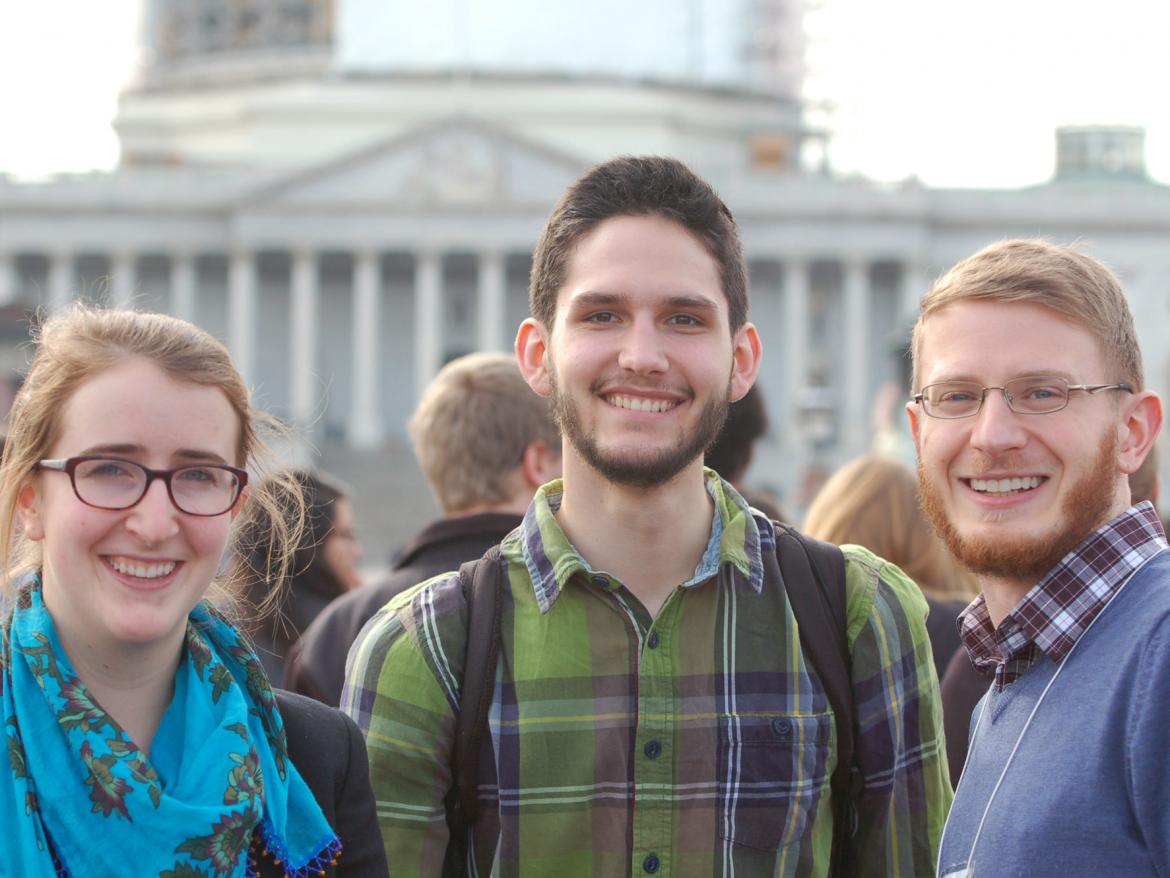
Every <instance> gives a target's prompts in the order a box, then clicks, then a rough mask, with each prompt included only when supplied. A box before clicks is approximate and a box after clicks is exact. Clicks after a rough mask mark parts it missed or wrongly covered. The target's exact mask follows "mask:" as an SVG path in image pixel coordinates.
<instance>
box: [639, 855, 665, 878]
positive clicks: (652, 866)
mask: <svg viewBox="0 0 1170 878" xmlns="http://www.w3.org/2000/svg"><path fill="white" fill-rule="evenodd" d="M661 865H662V863H661V861H660V860H659V859H658V855H657V854H649V855H647V857H646V859H644V860H643V861H642V870H643V871H644V872H649V873H650V874H651V875H653V874H654V873H655V872H657V871H658V867H659V866H661Z"/></svg>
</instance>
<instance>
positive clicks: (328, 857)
mask: <svg viewBox="0 0 1170 878" xmlns="http://www.w3.org/2000/svg"><path fill="white" fill-rule="evenodd" d="M266 830H267V827H263V828H261V830H260V831H259V832H256V833H255V834H254V835H253V836H252V844H251V845H250V846H249V847H248V868H247V878H258V876H259V874H260V860H261V858H262V857H271V858H272V861H273V862H274V863H276V865H278V866H280V868H281V869H283V870H284V876H285V878H316V876H320V875H324V874H325V869H326V867H328V866H336V865H337V860H338V859H339V858H340V857H341V853H342V849H341V839H339V838H338V837H337V836H336V835H334V836H332V837H331V838H330V839H329V840H328V841H325V842H322V844H321V852H320V853H319V854H317V855H316V856H315V857H313V858H312V859H311V860H309V862H307V863H305V865H303V866H301V867H299V868H296V869H293V870H291V871H290V870H289V868H288V849H287V848H286V847H285V846H284V842H282V841H281V840H280V839H279V838H277V837H275V836H273V835H271V834H270V833H269V832H267V831H266Z"/></svg>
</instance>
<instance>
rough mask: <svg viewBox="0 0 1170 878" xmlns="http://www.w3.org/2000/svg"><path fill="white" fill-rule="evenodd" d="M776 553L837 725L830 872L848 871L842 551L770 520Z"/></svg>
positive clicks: (850, 713) (849, 753)
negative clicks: (773, 526) (774, 531)
mask: <svg viewBox="0 0 1170 878" xmlns="http://www.w3.org/2000/svg"><path fill="white" fill-rule="evenodd" d="M775 524H776V557H777V560H778V562H779V566H780V575H781V578H782V579H783V581H784V589H785V592H786V593H787V595H788V602H789V604H791V606H792V612H793V615H795V616H796V623H797V626H798V628H799V630H800V645H801V650H802V651H803V652H804V655H805V658H806V659H807V660H808V662H809V663H810V664H811V665H812V667H813V669H814V670H815V671H816V673H817V676H818V677H819V678H820V680H821V685H823V686H824V687H825V695H826V696H827V697H828V699H829V704H830V706H831V707H832V708H833V714H834V716H835V717H836V728H837V766H836V768H835V769H834V771H833V776H832V778H831V779H830V788H831V790H832V794H833V802H834V803H835V807H834V815H833V853H832V865H831V867H830V871H829V874H830V875H848V874H850V871H849V870H850V865H849V862H848V859H849V857H848V845H847V844H846V840H847V839H848V838H849V836H851V835H852V831H853V824H854V817H855V815H854V811H853V801H854V798H855V796H856V794H857V792H858V786H859V782H860V778H859V777H858V776H857V773H856V771H855V770H854V766H853V744H854V738H855V729H856V721H857V718H856V711H855V710H854V705H853V675H852V657H851V656H850V653H849V638H848V630H847V621H848V614H847V611H846V601H847V598H846V593H845V556H844V555H843V554H842V553H841V550H840V548H838V547H837V546H834V545H833V544H832V543H826V542H822V541H821V540H815V539H813V538H812V537H808V536H805V535H804V534H802V533H800V532H799V531H797V530H796V529H795V528H792V527H789V526H788V525H786V524H781V523H779V522H776V523H775Z"/></svg>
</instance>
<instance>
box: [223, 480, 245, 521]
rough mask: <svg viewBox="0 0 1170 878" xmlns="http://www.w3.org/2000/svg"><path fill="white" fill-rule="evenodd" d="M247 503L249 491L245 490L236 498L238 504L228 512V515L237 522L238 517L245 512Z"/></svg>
mask: <svg viewBox="0 0 1170 878" xmlns="http://www.w3.org/2000/svg"><path fill="white" fill-rule="evenodd" d="M247 502H248V489H247V488H244V490H242V491H240V496H239V497H237V498H236V504H235V505H234V506H233V507H232V508H231V510H230V511H229V512H228V515H230V516H231V520H232V521H235V520H236V516H237V515H239V514H240V513H241V512H243V511H244V504H245V503H247Z"/></svg>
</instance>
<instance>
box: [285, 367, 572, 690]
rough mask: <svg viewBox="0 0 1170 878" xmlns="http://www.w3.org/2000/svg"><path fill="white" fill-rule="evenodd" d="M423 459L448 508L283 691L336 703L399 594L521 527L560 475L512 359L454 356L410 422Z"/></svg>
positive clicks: (324, 626)
mask: <svg viewBox="0 0 1170 878" xmlns="http://www.w3.org/2000/svg"><path fill="white" fill-rule="evenodd" d="M407 426H408V428H409V431H410V436H411V440H412V442H413V445H414V453H415V457H416V458H417V459H418V462H419V466H420V467H421V468H422V471H423V475H424V476H426V479H427V483H428V484H429V485H430V487H431V490H432V491H433V492H434V495H435V499H436V500H437V501H438V503H439V507H440V509H442V511H443V517H442V518H440V519H439V520H437V521H434V522H431V523H430V524H429V525H427V526H426V527H425V528H423V530H422V531H420V532H419V533H418V534H416V535H415V536H414V537H413V538H412V539H411V540H410V541H409V542H408V543H407V544H406V546H405V547H404V548H403V549H402V551H401V552H399V553H398V558H397V561H396V562H395V564H394V569H393V570H392V572H391V573H390V575H389V577H387V578H386V579H385V580H384V581H382V582H380V583H376V584H374V585H370V586H367V587H365V588H363V589H361V590H360V591H357V592H355V593H353V594H349V595H346V596H345V597H343V598H340V599H339V600H336V601H334V602H333V603H332V604H330V605H329V606H328V607H327V608H326V609H325V610H324V612H322V613H321V615H320V617H319V618H318V619H317V620H316V621H315V622H314V623H313V624H312V625H310V626H309V628H308V630H307V631H305V633H304V634H303V635H302V636H301V639H300V640H299V641H297V643H296V644H295V645H294V646H293V648H292V650H291V652H290V653H289V656H288V661H287V663H286V667H285V675H284V685H285V687H286V688H288V689H290V690H292V691H294V692H300V693H301V694H303V695H308V696H311V697H313V698H316V699H318V700H319V701H323V702H325V703H326V704H330V705H333V706H336V705H337V704H338V702H339V701H340V700H341V687H342V684H343V683H344V682H345V657H346V654H347V653H348V652H349V647H350V644H351V643H353V641H354V640H355V639H356V638H357V635H358V632H359V631H361V629H362V626H363V625H365V623H366V621H367V620H369V619H370V617H371V616H373V615H374V614H375V613H376V612H377V611H378V610H380V609H381V608H382V606H383V605H384V604H385V603H386V602H387V601H388V600H390V598H392V597H393V596H394V595H396V594H398V593H399V592H400V591H404V590H405V589H408V588H410V587H411V586H413V585H416V584H418V583H420V582H423V581H424V580H426V579H429V578H430V577H432V576H435V575H436V574H438V573H443V572H445V571H447V570H452V569H455V568H458V567H459V565H460V564H462V563H463V562H464V561H472V560H474V559H476V558H478V557H479V556H480V555H482V554H483V553H484V552H485V551H487V549H488V547H490V546H493V545H495V544H496V543H498V542H499V541H500V540H501V539H503V538H504V537H505V536H506V535H507V534H508V533H509V532H510V531H512V530H513V529H515V528H516V527H517V526H518V525H519V524H520V521H521V518H522V516H523V515H524V510H525V509H527V508H528V504H529V503H530V502H531V501H532V495H533V493H534V492H535V491H536V489H537V488H538V487H540V485H542V484H544V483H545V482H547V481H550V480H552V479H554V478H556V477H557V476H559V475H560V471H561V451H560V434H559V433H558V432H557V428H556V425H555V424H554V423H553V420H552V414H551V412H550V410H549V404H548V401H547V400H545V399H544V398H542V397H540V396H538V395H537V394H535V393H533V392H532V389H531V388H530V387H529V386H528V385H527V384H526V383H525V381H524V379H523V378H522V377H521V376H520V369H519V368H518V367H517V365H516V361H515V359H514V358H513V357H512V355H511V354H493V353H479V354H470V355H468V356H465V357H460V358H459V359H457V360H452V361H451V362H450V363H448V364H447V365H446V366H444V367H443V368H442V369H441V370H440V371H439V373H438V374H437V375H436V376H435V377H434V379H433V380H432V381H431V383H430V384H429V385H428V387H427V389H426V392H425V393H424V394H423V398H422V399H421V400H420V401H419V404H418V408H417V409H416V410H415V412H414V414H413V416H412V417H411V419H410V422H409V423H408V425H407Z"/></svg>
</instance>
